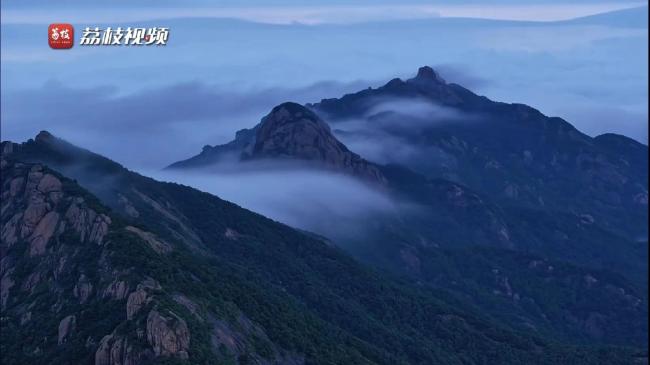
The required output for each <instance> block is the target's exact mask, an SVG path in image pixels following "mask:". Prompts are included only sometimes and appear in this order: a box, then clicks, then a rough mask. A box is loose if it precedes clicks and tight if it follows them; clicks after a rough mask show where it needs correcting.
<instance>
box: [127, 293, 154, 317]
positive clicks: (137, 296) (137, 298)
mask: <svg viewBox="0 0 650 365" xmlns="http://www.w3.org/2000/svg"><path fill="white" fill-rule="evenodd" d="M149 302H151V297H150V296H149V294H147V291H146V290H145V289H144V288H138V289H137V290H136V291H134V292H133V293H131V294H129V299H127V301H126V319H129V320H130V319H133V316H134V315H135V314H137V313H138V312H139V311H140V309H142V307H144V306H145V305H147V304H148V303H149Z"/></svg>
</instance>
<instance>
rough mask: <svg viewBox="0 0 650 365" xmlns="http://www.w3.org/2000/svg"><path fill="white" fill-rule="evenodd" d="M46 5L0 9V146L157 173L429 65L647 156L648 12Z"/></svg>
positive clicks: (549, 7) (453, 6) (481, 6)
mask: <svg viewBox="0 0 650 365" xmlns="http://www.w3.org/2000/svg"><path fill="white" fill-rule="evenodd" d="M48 4H50V5H43V2H40V1H32V0H28V1H18V0H8V1H3V2H2V4H1V6H2V19H1V20H2V22H1V29H0V30H1V31H2V32H1V37H2V39H1V41H2V43H1V47H0V51H1V52H2V64H1V67H0V76H1V81H0V87H1V89H2V90H1V91H2V95H1V102H2V104H1V113H0V117H1V122H2V124H1V127H0V132H2V139H3V140H6V139H10V140H14V141H23V140H26V139H28V138H31V137H33V136H34V135H36V133H38V131H39V130H41V129H46V130H49V131H51V132H52V133H54V134H55V135H58V136H60V137H62V138H64V139H67V140H69V141H70V142H72V143H75V144H77V145H80V146H83V147H85V148H89V149H91V150H93V151H96V152H98V153H101V154H104V155H106V156H108V157H110V158H112V159H115V160H117V161H118V162H121V163H123V164H125V165H126V166H127V167H130V168H133V169H142V170H155V169H158V168H161V167H163V166H166V165H168V164H170V163H172V162H174V161H177V160H180V159H184V158H187V157H189V156H191V155H194V154H196V153H198V152H199V151H200V150H201V147H202V146H203V145H206V144H209V145H215V144H220V143H224V142H227V141H228V140H230V139H232V137H233V135H234V132H235V131H236V130H238V129H241V128H246V127H251V126H253V125H255V124H256V123H257V122H258V121H259V119H260V118H261V117H262V116H264V115H265V114H267V113H268V111H269V110H270V109H271V108H272V107H273V106H275V105H277V104H279V103H281V102H284V101H297V102H301V103H307V102H317V101H319V100H320V99H322V98H328V97H338V96H341V95H343V94H344V93H349V92H354V91H358V90H361V89H364V88H367V87H369V86H371V87H378V86H381V85H382V84H383V83H385V82H386V81H388V80H390V79H392V78H394V77H402V78H408V77H412V76H413V75H414V74H415V72H416V71H417V68H418V67H420V66H423V65H430V66H432V67H434V68H435V69H437V70H438V71H439V72H440V73H441V74H442V76H443V77H444V78H446V79H447V80H448V81H452V82H457V83H459V84H461V85H463V86H465V87H467V88H469V89H471V90H473V91H475V92H476V93H478V94H482V95H486V96H488V97H489V98H491V99H493V100H498V101H504V102H521V103H526V104H528V105H531V106H533V107H535V108H537V109H539V110H540V111H542V112H543V113H545V114H547V115H553V116H560V117H563V118H564V119H566V120H568V121H569V122H570V123H572V124H574V125H575V126H576V127H577V128H578V129H580V130H581V131H583V132H585V133H587V134H589V135H594V136H595V135H598V134H601V133H605V132H615V133H620V134H624V135H627V136H629V137H632V138H634V139H636V140H638V141H641V142H643V143H647V119H648V114H647V105H648V92H647V90H648V89H647V87H648V84H647V83H648V81H647V77H648V74H647V72H648V71H647V68H648V67H647V66H648V58H647V57H648V56H647V54H648V49H647V47H648V27H647V18H646V11H647V8H644V7H641V8H639V6H647V3H646V2H638V1H637V2H634V1H630V2H628V1H620V2H608V1H573V2H565V1H548V0H547V1H536V2H524V1H480V2H479V1H453V2H452V1H437V2H430V1H409V2H399V3H397V2H391V1H383V0H382V1H355V2H352V1H329V2H324V1H314V2H310V3H309V4H310V5H309V6H307V5H305V2H298V1H272V2H261V1H237V2H235V1H220V2H208V1H186V2H181V1H168V0H166V1H161V2H157V3H156V4H157V5H156V7H151V6H150V5H148V4H149V2H145V1H143V0H136V1H128V2H127V1H116V2H111V6H110V7H107V6H106V5H95V4H99V3H94V2H87V1H84V2H82V1H79V0H75V1H61V2H57V4H56V5H51V4H53V3H48ZM603 13H606V14H603ZM594 14H602V15H595V16H594ZM586 16H592V17H588V18H583V17H586ZM53 22H69V23H72V24H73V25H74V26H75V29H77V31H80V30H81V29H83V27H85V26H92V27H94V26H99V27H106V26H112V27H116V26H134V27H136V26H137V27H152V26H166V27H169V28H170V38H169V43H168V45H167V46H164V47H120V48H116V47H101V46H99V47H82V46H79V45H75V47H73V48H72V49H70V50H51V49H50V48H49V47H48V46H47V41H46V39H45V34H46V29H47V25H48V24H50V23H53ZM77 40H78V37H77Z"/></svg>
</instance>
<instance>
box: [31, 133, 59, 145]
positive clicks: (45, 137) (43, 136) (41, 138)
mask: <svg viewBox="0 0 650 365" xmlns="http://www.w3.org/2000/svg"><path fill="white" fill-rule="evenodd" d="M55 138H56V137H54V136H53V135H52V133H50V132H48V131H40V132H38V134H37V135H36V137H34V140H35V141H36V142H50V141H52V140H54V139H55Z"/></svg>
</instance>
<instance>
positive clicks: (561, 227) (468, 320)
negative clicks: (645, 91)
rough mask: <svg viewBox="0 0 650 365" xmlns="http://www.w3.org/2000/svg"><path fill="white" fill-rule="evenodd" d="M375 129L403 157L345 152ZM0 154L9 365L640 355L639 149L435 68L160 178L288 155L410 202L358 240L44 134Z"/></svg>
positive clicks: (287, 118)
mask: <svg viewBox="0 0 650 365" xmlns="http://www.w3.org/2000/svg"><path fill="white" fill-rule="evenodd" d="M351 121H353V122H354V123H352V125H354V128H351V127H350V125H351V123H350V122H351ZM376 136H381V137H382V138H383V137H386V136H388V137H390V138H395V139H398V140H399V141H400V142H402V143H406V144H408V145H409V146H411V147H412V149H413V151H415V153H413V154H410V155H408V158H403V159H401V158H395V159H392V160H391V161H389V162H386V161H380V160H378V159H375V158H371V157H369V156H364V155H363V154H358V153H355V151H354V149H353V148H351V147H348V146H346V144H345V143H344V142H345V141H346V140H349V141H352V142H353V143H354V142H355V141H359V140H360V138H361V139H362V138H366V139H372V138H376ZM1 152H2V160H1V168H2V174H1V177H2V179H1V186H2V193H1V196H2V206H1V210H0V212H1V214H0V219H1V224H2V229H1V238H2V244H1V245H0V254H1V261H0V263H1V265H0V277H1V279H0V280H1V282H0V283H1V284H2V285H1V286H0V289H1V290H0V300H1V301H0V304H1V308H2V327H3V330H2V331H1V336H2V337H1V338H0V339H1V341H0V343H1V344H0V346H1V348H0V350H2V351H1V352H2V354H3V363H8V364H22V363H33V364H46V363H48V364H49V363H60V364H79V363H94V364H114V365H117V364H139V363H161V364H162V363H165V364H170V363H179V364H180V363H192V364H215V363H224V364H251V363H253V364H432V363H444V364H524V363H525V364H549V363H561V364H567V363H571V364H604V363H606V364H633V363H647V347H646V342H647V336H648V328H647V318H648V304H647V303H648V293H647V244H648V243H647V238H644V239H645V240H640V238H641V237H647V222H646V220H647V176H648V170H647V158H648V157H647V153H648V150H647V146H645V145H642V144H639V143H637V142H635V141H632V140H630V139H627V138H625V137H622V136H617V135H603V136H599V137H596V138H591V137H588V136H586V135H584V134H582V133H580V132H579V131H578V130H576V129H575V128H573V127H572V126H571V125H570V124H569V123H568V122H566V121H564V120H562V119H560V118H553V117H547V116H545V115H543V114H541V113H540V112H539V111H537V110H535V109H533V108H531V107H528V106H525V105H519V104H504V103H498V102H494V101H491V100H489V99H487V98H485V97H483V96H478V95H476V94H474V93H472V92H471V91H469V90H467V89H465V88H463V87H462V86H459V85H456V84H450V83H447V82H446V81H445V80H444V79H443V78H442V77H441V76H440V75H439V74H438V73H437V72H435V71H434V70H433V69H431V68H429V67H423V68H421V69H420V70H419V71H418V74H417V76H415V77H414V78H412V79H409V80H406V81H403V80H400V79H394V80H391V81H390V82H389V83H387V84H386V85H384V86H382V87H380V88H377V89H367V90H363V91H360V92H358V93H355V94H350V95H345V96H343V97H341V98H339V99H326V100H322V101H321V102H319V103H316V104H308V105H299V104H296V103H283V104H280V105H278V106H277V107H275V108H273V110H272V111H271V112H270V113H269V114H268V115H267V116H266V117H264V118H263V119H262V120H261V122H260V123H259V124H257V125H255V126H253V127H252V128H251V129H244V130H241V131H239V132H238V133H237V135H236V137H235V139H234V140H233V141H232V142H230V143H227V144H225V145H218V146H206V147H204V148H203V150H202V152H201V153H200V154H198V155H197V156H194V157H191V158H189V159H187V160H183V161H179V162H177V163H174V164H172V165H170V166H169V169H171V170H176V171H202V172H205V173H208V174H209V173H212V172H213V171H212V170H211V167H213V165H218V164H220V163H223V162H224V161H228V163H234V165H235V166H242V167H245V166H256V165H254V164H255V163H257V162H262V161H263V162H270V163H286V162H291V163H293V162H295V163H298V164H299V166H301V168H302V167H305V166H306V167H308V168H312V169H319V170H323V171H327V172H332V173H337V174H344V175H348V176H351V177H353V178H356V179H359V181H361V182H362V183H364V184H366V185H368V186H369V187H370V188H372V189H376V190H377V191H381V192H382V193H384V194H387V195H389V196H391V197H394V198H395V199H400V200H401V201H404V202H408V203H409V205H411V206H417V207H419V209H413V210H404V211H401V212H399V214H398V215H397V216H393V215H391V216H386V217H378V218H377V219H373V220H372V221H370V222H368V224H367V227H366V228H368V229H367V232H368V233H367V235H365V236H364V237H355V238H351V240H353V241H354V242H337V241H336V240H332V241H331V242H330V241H327V240H325V239H324V238H322V237H320V236H319V235H322V236H325V237H327V232H316V233H317V234H312V233H310V232H303V231H299V230H296V229H294V228H291V227H288V226H286V225H283V224H280V223H277V222H274V221H272V220H270V219H268V218H265V217H263V216H261V215H259V214H256V213H253V212H250V211H248V210H246V209H243V208H241V207H238V206H237V205H235V204H232V203H229V202H227V201H224V200H221V199H219V198H217V197H215V196H213V195H210V194H207V193H203V192H200V191H198V190H195V189H193V188H191V187H187V186H183V185H179V184H174V183H163V182H159V181H156V180H154V179H151V178H148V177H145V176H142V175H139V174H138V173H136V172H133V171H129V170H127V169H126V168H124V167H123V166H121V165H119V164H118V163H116V162H113V161H111V160H110V159H108V158H105V157H103V156H100V155H97V154H95V153H93V152H90V151H87V150H84V149H81V148H79V147H76V146H74V145H72V144H69V143H68V142H66V141H64V140H63V139H60V138H57V137H55V136H53V135H51V134H50V133H48V132H45V131H43V132H41V133H39V134H38V135H37V136H36V137H35V138H34V139H30V140H28V141H26V142H24V143H20V144H19V143H13V142H10V141H5V142H2V151H1ZM393 157H395V156H393ZM251 164H253V165H251ZM261 188H263V187H261ZM314 194H318V192H317V191H315V192H314ZM327 218H328V217H327V216H323V219H327ZM327 238H329V237H327ZM347 243H354V244H347ZM336 245H339V246H340V247H336ZM341 247H348V252H345V251H344V250H343V249H342V248H341ZM367 265H372V266H374V267H371V266H367Z"/></svg>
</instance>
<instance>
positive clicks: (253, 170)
mask: <svg viewBox="0 0 650 365" xmlns="http://www.w3.org/2000/svg"><path fill="white" fill-rule="evenodd" d="M143 173H144V174H145V175H148V176H150V177H152V178H155V179H157V180H161V181H169V182H176V183H179V184H184V185H189V186H192V187H194V188H196V189H199V190H201V191H204V192H208V193H211V194H213V195H216V196H218V197H220V198H222V199H225V200H228V201H231V202H233V203H235V204H237V205H240V206H242V207H244V208H246V209H249V210H252V211H254V212H256V213H259V214H262V215H264V216H266V217H269V218H271V219H274V220H276V221H279V222H282V223H284V224H287V225H289V226H292V227H296V228H299V229H303V230H307V231H310V232H314V233H317V234H320V235H322V236H325V237H327V238H329V239H332V240H335V241H336V242H337V243H345V242H349V241H350V240H353V239H355V238H357V237H365V236H366V235H367V230H368V229H372V226H373V221H378V220H381V219H383V218H385V217H389V216H396V215H399V214H400V210H401V209H402V208H403V207H402V206H401V205H402V204H400V203H399V202H397V201H395V200H394V199H393V198H391V197H390V196H388V195H387V194H386V193H384V192H382V191H380V190H377V189H375V188H373V187H371V186H369V185H367V184H365V183H364V182H362V181H360V180H357V179H355V178H352V177H349V176H346V175H343V174H339V173H335V172H331V171H327V170H319V169H313V168H307V167H306V166H304V165H303V164H301V163H300V162H272V161H254V162H235V161H224V162H222V163H220V164H218V165H213V166H210V167H208V168H206V169H201V170H191V171H175V170H162V171H160V170H155V171H144V172H143Z"/></svg>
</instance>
